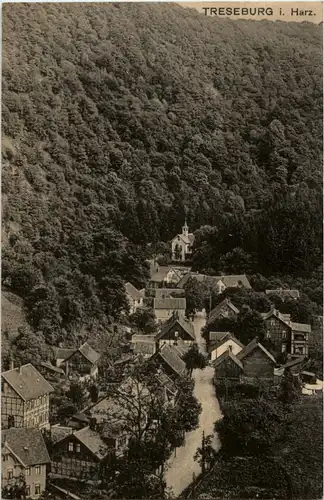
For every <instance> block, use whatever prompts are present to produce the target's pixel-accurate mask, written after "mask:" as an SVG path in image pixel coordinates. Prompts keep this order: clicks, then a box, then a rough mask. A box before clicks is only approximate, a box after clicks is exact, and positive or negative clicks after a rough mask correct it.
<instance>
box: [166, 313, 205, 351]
mask: <svg viewBox="0 0 324 500" xmlns="http://www.w3.org/2000/svg"><path fill="white" fill-rule="evenodd" d="M178 339H181V340H182V341H183V342H185V343H186V344H189V345H191V344H192V343H193V342H195V340H196V338H195V331H194V326H193V323H192V322H191V321H188V320H187V319H186V318H185V316H184V315H183V314H179V313H178V312H174V313H173V314H172V316H171V317H170V318H169V319H168V320H167V321H166V322H165V323H163V324H162V325H161V327H160V331H159V333H158V334H157V335H156V342H157V343H158V345H159V346H161V345H162V344H164V343H167V344H173V343H174V341H175V340H178Z"/></svg>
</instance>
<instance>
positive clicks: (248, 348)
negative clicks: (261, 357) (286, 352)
mask: <svg viewBox="0 0 324 500" xmlns="http://www.w3.org/2000/svg"><path fill="white" fill-rule="evenodd" d="M255 349H261V350H262V351H263V352H264V354H266V356H268V358H270V359H271V361H272V362H273V363H274V364H276V360H275V358H274V357H273V356H272V354H271V353H270V352H269V351H267V349H266V348H265V347H263V345H262V344H260V342H259V341H258V338H257V337H256V338H254V339H253V340H251V342H250V343H249V344H248V345H247V346H245V347H244V349H242V351H240V352H239V353H238V354H237V357H238V359H239V360H242V359H244V358H245V357H246V356H248V354H250V353H251V352H253V351H254V350H255Z"/></svg>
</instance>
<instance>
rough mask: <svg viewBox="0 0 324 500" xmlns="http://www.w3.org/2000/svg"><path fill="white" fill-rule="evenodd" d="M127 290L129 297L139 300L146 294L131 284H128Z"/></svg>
mask: <svg viewBox="0 0 324 500" xmlns="http://www.w3.org/2000/svg"><path fill="white" fill-rule="evenodd" d="M125 290H126V293H127V294H128V295H130V296H131V297H132V298H133V299H135V300H138V299H141V298H142V297H144V293H143V292H142V291H139V290H137V288H135V286H134V285H132V284H131V283H126V285H125Z"/></svg>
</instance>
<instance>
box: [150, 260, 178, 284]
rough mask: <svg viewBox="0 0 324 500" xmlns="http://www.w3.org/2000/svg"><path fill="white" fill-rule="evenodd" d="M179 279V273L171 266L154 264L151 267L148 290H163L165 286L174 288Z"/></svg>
mask: <svg viewBox="0 0 324 500" xmlns="http://www.w3.org/2000/svg"><path fill="white" fill-rule="evenodd" d="M180 279H181V273H180V272H179V271H178V270H176V269H175V268H173V267H172V266H160V265H159V264H157V263H156V264H155V265H154V266H152V267H151V277H150V280H149V284H148V288H149V289H151V288H153V289H154V288H165V287H167V285H174V286H176V285H177V283H179V281H180Z"/></svg>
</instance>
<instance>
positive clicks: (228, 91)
mask: <svg viewBox="0 0 324 500" xmlns="http://www.w3.org/2000/svg"><path fill="white" fill-rule="evenodd" d="M321 37H322V30H321V27H320V26H317V25H315V24H311V23H302V24H299V23H282V22H268V21H262V22H255V21H231V20H226V19H224V20H223V19H216V18H213V19H209V18H206V17H203V16H201V15H200V14H198V13H197V12H196V11H194V10H191V9H184V8H181V7H180V6H177V5H166V4H164V5H163V4H159V5H150V4H146V5H143V4H137V5H136V4H93V3H92V4H60V5H55V4H11V5H6V6H4V8H3V61H2V70H3V83H2V92H3V99H2V151H3V174H2V199H3V203H2V207H3V255H2V277H3V283H4V285H5V286H6V287H7V288H8V289H9V290H10V291H11V292H14V293H16V294H17V295H19V296H21V297H23V299H24V301H25V305H26V308H27V314H28V321H29V323H30V325H31V327H32V328H33V329H34V330H35V331H37V332H40V333H41V334H42V335H43V336H44V338H45V340H46V341H47V342H48V343H53V344H55V343H57V342H58V341H60V340H62V339H64V340H65V341H66V342H68V341H70V342H73V339H74V335H75V332H79V331H80V328H81V326H82V328H83V329H84V328H89V329H91V328H94V327H96V325H97V324H102V323H104V322H106V321H108V322H109V321H112V320H113V319H116V318H118V315H119V313H120V311H121V310H122V309H123V308H125V307H127V306H126V301H125V293H124V290H123V281H124V280H127V281H128V280H129V281H131V282H132V283H133V284H134V285H136V286H139V287H141V286H143V285H145V282H146V281H147V278H148V268H147V267H146V265H145V259H146V258H147V257H150V256H152V248H154V247H156V245H158V244H159V242H163V241H168V240H169V239H170V238H171V237H172V236H174V234H176V233H178V232H179V230H180V227H181V225H182V224H183V220H184V217H185V215H186V216H187V221H188V223H189V225H190V229H191V230H193V231H197V232H196V235H197V238H196V248H195V252H194V259H193V266H194V268H196V269H199V270H211V272H215V273H216V272H220V271H225V272H227V271H228V272H247V273H249V274H257V273H260V274H262V275H263V276H265V277H273V276H277V277H278V276H279V277H280V276H281V275H284V277H285V279H286V280H287V279H288V280H290V283H296V282H297V283H298V280H302V282H303V283H305V282H307V280H311V281H310V282H311V283H312V285H311V286H308V288H309V293H310V294H311V293H312V291H313V295H314V296H313V297H311V299H312V300H314V301H315V302H317V303H319V302H320V301H321V293H320V291H319V283H320V281H321V272H320V271H319V266H320V264H321V262H322V253H321V249H322V192H321V189H322V182H321V181H322V179H321V170H322V169H321V166H322V160H321V154H322V136H321V130H322V79H321V76H322V58H321V50H322V40H321ZM287 276H288V277H289V278H287Z"/></svg>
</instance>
